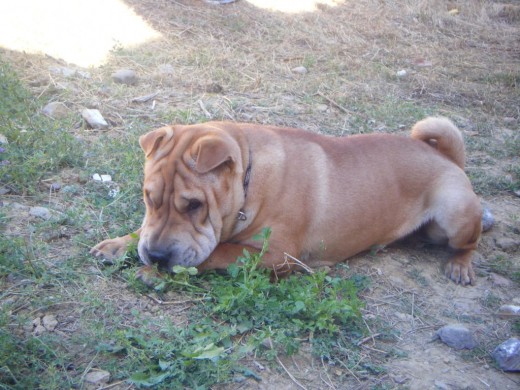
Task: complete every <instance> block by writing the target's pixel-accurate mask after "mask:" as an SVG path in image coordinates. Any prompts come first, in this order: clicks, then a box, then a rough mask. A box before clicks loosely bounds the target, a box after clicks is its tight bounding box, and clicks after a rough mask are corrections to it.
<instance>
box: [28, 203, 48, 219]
mask: <svg viewBox="0 0 520 390" xmlns="http://www.w3.org/2000/svg"><path fill="white" fill-rule="evenodd" d="M29 215H32V216H33V217H37V218H41V219H45V220H49V219H50V218H51V212H50V210H49V209H48V208H46V207H40V206H36V207H31V208H30V210H29Z"/></svg>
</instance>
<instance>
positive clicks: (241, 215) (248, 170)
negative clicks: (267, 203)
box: [237, 150, 253, 221]
mask: <svg viewBox="0 0 520 390" xmlns="http://www.w3.org/2000/svg"><path fill="white" fill-rule="evenodd" d="M252 166H253V157H252V153H251V150H249V162H248V163H247V168H246V174H245V175H244V200H245V198H247V190H248V189H249V181H250V180H251V167H252ZM237 219H238V220H239V221H245V220H247V216H246V213H245V212H244V210H243V209H242V210H240V211H239V212H238V216H237Z"/></svg>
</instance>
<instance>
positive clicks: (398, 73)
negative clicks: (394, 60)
mask: <svg viewBox="0 0 520 390" xmlns="http://www.w3.org/2000/svg"><path fill="white" fill-rule="evenodd" d="M407 74H408V72H406V70H404V69H402V70H400V71H398V72H397V73H396V75H397V77H404V76H406V75H407Z"/></svg>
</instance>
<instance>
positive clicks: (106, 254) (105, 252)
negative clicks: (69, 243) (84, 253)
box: [90, 237, 128, 261]
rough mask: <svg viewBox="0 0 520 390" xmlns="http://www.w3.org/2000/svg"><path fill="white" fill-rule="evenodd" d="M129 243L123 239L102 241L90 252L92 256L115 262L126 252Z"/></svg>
mask: <svg viewBox="0 0 520 390" xmlns="http://www.w3.org/2000/svg"><path fill="white" fill-rule="evenodd" d="M127 245H128V243H127V242H126V240H124V239H123V238H121V237H118V238H113V239H109V240H104V241H101V242H100V243H99V244H97V245H96V246H94V247H93V248H92V249H91V250H90V254H91V255H93V256H95V257H99V258H102V259H105V260H109V261H113V260H115V259H117V258H119V257H121V256H123V255H124V254H125V252H126V249H127Z"/></svg>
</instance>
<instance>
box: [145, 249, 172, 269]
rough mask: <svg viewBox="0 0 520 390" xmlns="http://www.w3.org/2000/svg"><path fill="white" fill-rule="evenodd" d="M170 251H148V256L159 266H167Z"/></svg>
mask: <svg viewBox="0 0 520 390" xmlns="http://www.w3.org/2000/svg"><path fill="white" fill-rule="evenodd" d="M170 257H171V256H170V253H166V252H159V251H150V252H148V258H149V259H150V261H151V262H152V263H154V264H157V265H158V266H159V268H168V263H169V262H170Z"/></svg>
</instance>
